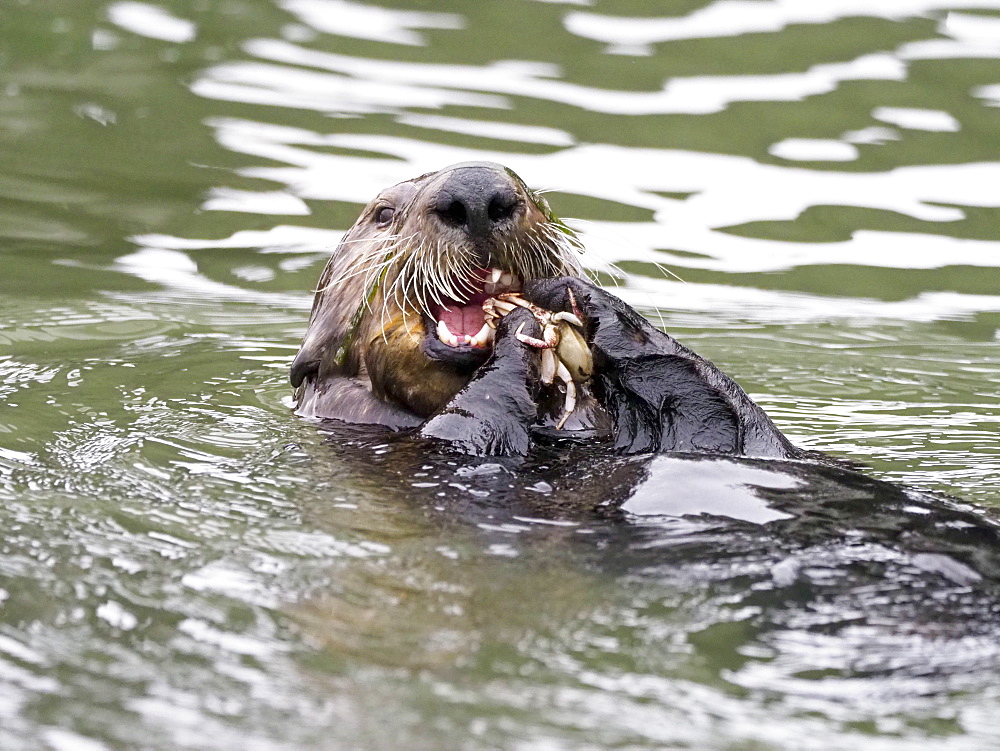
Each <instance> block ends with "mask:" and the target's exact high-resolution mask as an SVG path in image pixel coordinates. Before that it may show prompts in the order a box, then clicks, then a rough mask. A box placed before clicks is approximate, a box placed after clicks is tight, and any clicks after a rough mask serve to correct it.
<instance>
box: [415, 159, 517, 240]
mask: <svg viewBox="0 0 1000 751" xmlns="http://www.w3.org/2000/svg"><path fill="white" fill-rule="evenodd" d="M519 201H520V199H519V198H518V194H517V191H516V190H515V188H514V184H513V181H512V180H511V179H510V178H509V177H508V176H507V174H506V173H505V172H499V171H497V170H494V169H490V168H489V167H463V168H461V169H457V170H455V171H454V172H452V173H451V175H450V176H449V177H448V179H447V180H446V181H445V183H444V185H442V186H441V189H440V190H439V191H438V195H437V200H436V201H435V202H434V213H436V214H437V215H438V217H439V218H440V219H441V221H443V222H444V223H445V224H447V225H450V226H452V227H459V228H462V229H464V230H465V231H466V232H468V233H469V235H470V236H471V237H473V238H476V239H485V238H487V237H489V236H490V235H491V234H492V233H493V232H494V231H495V230H496V229H497V227H498V225H500V224H502V223H503V222H504V221H506V220H507V219H510V217H511V216H513V214H514V211H515V209H516V208H517V205H518V203H519Z"/></svg>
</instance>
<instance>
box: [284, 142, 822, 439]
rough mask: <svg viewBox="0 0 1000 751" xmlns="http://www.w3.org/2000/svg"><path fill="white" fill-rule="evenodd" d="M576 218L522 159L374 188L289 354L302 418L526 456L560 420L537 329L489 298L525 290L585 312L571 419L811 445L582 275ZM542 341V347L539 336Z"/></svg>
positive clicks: (627, 430)
mask: <svg viewBox="0 0 1000 751" xmlns="http://www.w3.org/2000/svg"><path fill="white" fill-rule="evenodd" d="M580 250H581V246H580V244H579V241H578V240H577V239H576V236H575V235H574V234H573V232H572V231H571V230H570V229H569V228H568V227H566V225H564V224H563V223H562V222H561V221H559V220H558V219H557V218H556V217H555V215H554V214H553V213H552V211H551V210H550V209H549V207H548V204H547V203H546V202H545V200H544V199H543V198H542V197H541V196H540V195H539V194H537V193H535V192H533V191H531V190H530V189H529V188H528V187H527V186H526V185H525V184H524V182H523V181H522V180H521V179H520V178H519V177H518V176H517V175H515V174H514V173H513V172H511V171H510V170H508V169H506V168H504V167H502V166H500V165H497V164H492V163H487V162H467V163H462V164H456V165H453V166H451V167H447V168H445V169H443V170H440V171H439V172H434V173H430V174H427V175H423V176H421V177H418V178H415V179H413V180H408V181H406V182H403V183H400V184H398V185H395V186H393V187H391V188H388V189H386V190H385V191H383V192H382V193H380V194H379V196H378V197H376V198H375V200H374V201H372V202H371V203H370V204H369V205H368V206H367V207H366V208H365V210H364V211H363V212H362V214H361V217H360V218H359V219H358V221H357V223H355V225H354V226H353V227H352V228H351V230H350V231H349V232H348V233H347V235H346V236H345V237H344V240H343V241H342V242H341V244H340V246H339V247H338V249H337V250H336V251H335V252H334V255H333V256H332V258H331V259H330V261H329V263H328V264H327V266H326V269H325V270H324V271H323V275H322V277H321V279H320V283H319V289H318V291H317V293H316V297H315V300H314V302H313V308H312V315H311V317H310V321H309V327H308V330H307V332H306V336H305V339H304V341H303V344H302V348H301V350H300V351H299V353H298V355H297V356H296V358H295V360H294V362H293V363H292V370H291V381H292V385H293V386H295V388H296V401H297V411H298V412H299V413H300V414H303V415H308V416H313V417H320V418H332V419H339V420H344V421H347V422H354V423H368V424H379V425H385V426H388V427H392V428H394V429H403V428H417V427H418V426H419V427H420V432H421V434H422V435H424V436H427V437H431V438H436V439H441V440H444V441H447V442H448V443H450V444H451V445H453V446H455V447H456V448H458V449H460V450H463V451H466V452H468V453H473V454H481V455H486V454H525V453H527V452H528V450H529V448H530V445H531V436H532V431H533V430H535V429H537V428H539V427H544V426H546V425H548V426H551V425H554V424H555V422H556V418H557V417H558V414H559V412H560V409H561V407H560V404H561V402H560V401H559V399H558V395H557V393H556V392H557V388H556V387H548V388H546V387H544V386H543V384H541V383H540V380H539V360H540V357H539V354H538V349H536V348H534V347H532V346H530V345H528V344H525V339H526V338H527V337H536V338H537V337H538V336H540V335H542V330H541V328H540V327H539V325H538V322H537V321H536V319H535V317H533V316H532V314H531V313H530V312H529V311H528V310H525V309H521V308H519V309H517V310H514V311H513V312H511V313H509V314H508V315H506V316H505V317H504V318H502V319H501V320H500V321H499V322H498V323H497V325H496V328H495V331H494V329H493V328H492V327H491V326H490V325H488V323H487V320H486V317H485V315H484V312H483V304H484V303H485V302H486V301H487V300H489V299H492V298H495V297H496V296H498V295H503V294H505V293H520V295H521V296H522V297H523V299H524V300H527V301H528V302H530V303H533V304H535V305H537V306H538V307H540V308H543V309H545V310H548V311H574V312H575V313H578V314H580V316H581V317H582V318H583V321H582V324H583V328H584V333H585V336H586V341H587V343H588V344H589V346H590V349H591V351H592V353H593V371H594V372H593V380H592V382H591V383H589V384H588V385H587V387H585V388H583V389H582V393H581V395H580V399H579V400H578V405H579V406H578V407H577V408H576V410H575V411H574V412H573V415H572V419H571V420H570V421H569V423H568V424H567V428H568V429H570V430H575V431H579V430H589V431H592V432H593V433H596V434H598V435H608V434H610V435H611V436H612V437H613V441H614V445H615V447H616V448H617V449H618V450H619V451H621V452H623V453H640V452H650V451H699V452H712V453H725V454H733V455H749V456H766V457H779V458H796V457H798V456H800V455H802V453H803V452H801V451H800V450H799V449H796V448H795V447H794V446H792V444H791V443H790V442H789V441H788V440H787V439H786V438H785V437H784V436H783V435H782V434H781V433H780V432H779V431H778V429H777V428H776V427H775V426H774V424H773V423H772V422H771V420H770V419H769V418H768V417H767V415H766V414H765V413H764V412H763V410H761V409H760V407H758V406H757V405H756V404H754V403H753V402H752V401H751V400H750V398H749V397H748V396H747V395H746V393H745V392H744V391H743V390H742V389H741V388H740V387H739V386H738V385H737V384H736V383H735V382H733V381H732V380H731V379H730V378H728V377H727V376H726V375H725V374H723V373H722V372H721V371H719V370H718V369H717V368H716V367H715V366H713V365H712V364H711V363H710V362H708V361H707V360H705V359H703V358H701V357H699V356H698V355H696V354H695V353H693V352H692V351H690V350H688V349H687V348H685V347H683V346H682V345H680V344H679V343H678V342H676V341H675V340H674V339H673V338H671V337H670V336H668V335H667V334H664V333H663V332H661V331H658V330H657V329H655V328H654V327H653V326H652V325H650V324H649V323H648V322H647V321H646V320H645V319H644V318H643V317H642V316H641V315H639V314H638V313H637V312H636V311H634V310H633V309H632V308H630V307H629V306H627V305H626V304H625V303H624V302H622V301H621V300H619V299H618V298H616V297H614V296H613V295H610V294H608V293H607V292H605V291H604V290H602V289H600V288H599V287H596V286H594V285H593V284H591V283H589V282H588V281H585V280H584V279H583V278H582V272H581V268H580V264H579V261H578V260H577V254H578V252H579V251H580ZM536 346H537V345H536Z"/></svg>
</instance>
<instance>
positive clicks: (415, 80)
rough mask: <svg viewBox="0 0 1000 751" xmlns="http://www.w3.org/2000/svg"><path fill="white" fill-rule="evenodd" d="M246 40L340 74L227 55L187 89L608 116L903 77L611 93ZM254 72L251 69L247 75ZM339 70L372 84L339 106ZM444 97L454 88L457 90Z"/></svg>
mask: <svg viewBox="0 0 1000 751" xmlns="http://www.w3.org/2000/svg"><path fill="white" fill-rule="evenodd" d="M245 48H246V51H247V52H249V53H250V54H252V55H254V56H255V57H259V58H262V59H265V60H273V61H275V62H281V63H287V64H289V65H294V66H307V67H309V68H319V69H321V70H327V71H330V72H331V73H337V74H339V75H338V76H336V77H329V78H328V79H327V80H325V81H324V79H323V78H322V77H321V74H318V73H316V72H314V71H312V70H309V71H303V70H302V69H301V68H295V67H293V68H289V67H282V66H273V67H268V66H263V65H262V64H260V63H257V64H254V63H236V64H229V65H224V66H217V67H216V68H213V69H211V70H209V71H208V72H207V73H206V76H205V77H204V78H203V79H201V80H199V81H197V82H196V83H195V84H194V85H193V86H192V90H193V91H194V92H195V93H196V94H201V95H203V96H210V97H215V98H219V99H231V100H232V101H243V102H250V103H259V102H260V97H261V91H262V90H266V91H267V92H269V93H271V94H272V95H273V96H274V100H273V101H271V102H269V104H275V105H279V106H298V105H295V104H291V102H293V101H298V100H297V99H294V98H293V96H294V94H286V95H284V96H282V95H281V89H280V88H279V87H278V86H276V85H274V84H273V83H272V81H274V80H280V81H284V82H286V83H287V86H288V87H290V88H291V89H292V90H293V92H294V91H301V90H303V89H306V90H308V88H309V87H310V86H313V87H317V93H323V94H326V95H328V96H329V97H330V98H328V99H326V100H325V101H322V102H316V101H313V102H312V104H311V105H309V104H306V105H303V108H305V109H326V110H328V111H332V112H337V111H341V108H342V106H343V107H356V106H357V100H358V99H359V98H361V99H363V98H364V97H366V96H367V97H369V98H370V99H371V101H372V102H377V103H378V104H380V105H385V104H386V103H387V100H386V98H385V96H384V93H385V92H393V93H396V94H397V95H398V97H399V98H398V102H397V104H398V106H399V107H407V106H411V104H410V102H411V100H413V99H414V97H417V96H419V93H420V92H425V95H424V96H425V98H427V97H429V96H430V95H431V93H433V94H437V95H440V91H441V89H443V88H452V89H458V90H462V91H468V90H471V91H488V92H493V93H495V94H507V95H511V96H518V97H531V98H535V99H542V100H546V101H550V102H560V103H562V104H568V105H571V106H574V107H579V108H580V109H583V110H587V111H590V112H599V113H604V114H609V115H663V114H699V115H700V114H710V113H713V112H720V111H722V110H724V109H725V108H726V107H728V106H729V105H730V104H733V103H734V102H791V101H799V100H802V99H805V98H806V97H808V96H814V95H817V94H825V93H829V92H831V91H835V90H836V89H837V87H838V86H839V85H840V84H841V83H842V82H844V81H902V80H905V78H906V65H905V63H903V62H902V61H901V60H899V59H897V58H896V57H894V56H892V55H888V54H883V53H877V54H870V55H862V56H861V57H858V58H856V59H854V60H848V61H845V62H838V63H822V64H818V65H814V66H812V67H810V68H809V69H808V70H806V71H804V72H792V73H777V74H770V75H732V76H691V77H687V78H680V77H677V78H671V79H669V80H668V81H667V82H666V83H665V84H664V85H663V88H662V90H660V91H651V92H643V91H619V90H615V89H601V88H596V87H592V86H582V85H580V84H576V83H572V82H571V81H566V80H562V78H561V77H562V75H563V71H562V69H561V68H560V67H559V66H556V65H549V64H545V63H531V62H520V61H504V62H496V63H491V64H489V65H485V66H473V65H439V64H428V63H414V62H398V61H395V60H374V59H369V58H358V57H350V56H347V55H337V54H332V53H328V52H317V51H314V50H310V49H306V48H304V47H301V46H298V45H295V44H290V43H288V42H284V41H279V40H274V39H256V40H253V41H250V42H247V44H246V45H245ZM254 71H257V72H256V74H254ZM341 76H347V77H350V78H348V79H347V81H348V82H349V81H355V80H356V81H366V82H368V84H367V85H369V86H371V87H372V91H371V92H370V93H369V92H366V91H365V88H364V87H362V88H361V90H360V91H355V90H354V89H353V88H352V89H351V90H350V92H349V93H350V95H351V96H350V97H347V98H346V99H345V102H344V103H343V104H342V103H341V102H340V100H339V99H337V98H335V97H334V96H332V95H334V94H336V93H337V87H338V86H339V87H340V88H343V89H345V90H346V89H347V87H348V83H347V82H345V81H344V79H342V78H341ZM234 79H238V80H239V82H240V83H241V84H242V85H243V87H244V88H243V89H237V88H235V87H233V86H231V85H228V86H227V84H232V82H233V80H234ZM310 82H312V83H310ZM219 92H222V93H223V94H225V95H224V96H223V95H220V94H219ZM453 95H454V96H458V94H457V92H453ZM467 96H471V95H467ZM456 103H458V102H456ZM469 103H470V104H475V105H476V106H482V107H496V108H510V107H511V105H510V103H509V102H507V100H505V99H500V98H493V100H492V101H490V100H488V99H487V98H486V97H485V96H481V100H480V102H475V103H474V102H469ZM371 106H374V104H373V105H371ZM425 106H434V105H425ZM436 106H440V105H436ZM344 111H355V110H352V109H347V110H344Z"/></svg>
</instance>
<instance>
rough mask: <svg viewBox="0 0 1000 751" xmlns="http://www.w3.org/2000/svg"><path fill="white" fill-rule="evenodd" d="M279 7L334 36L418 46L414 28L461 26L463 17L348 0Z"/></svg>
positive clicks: (289, 0) (300, 0)
mask: <svg viewBox="0 0 1000 751" xmlns="http://www.w3.org/2000/svg"><path fill="white" fill-rule="evenodd" d="M279 4H280V5H281V7H282V8H283V9H284V10H286V11H288V12H289V13H291V14H293V15H294V16H296V17H297V18H298V19H299V20H300V21H301V22H302V23H304V24H307V25H309V26H311V27H312V28H314V29H316V31H321V32H323V33H325V34H335V35H337V36H345V37H353V38H354V39H369V40H372V41H376V42H391V43H393V44H407V45H412V46H422V45H425V44H426V43H427V42H426V40H425V39H424V37H423V35H421V34H419V33H417V32H416V31H415V29H461V28H463V27H464V26H465V23H464V21H465V19H464V18H463V17H462V16H459V15H456V14H454V13H428V12H425V11H408V10H395V9H389V8H379V7H376V6H372V5H367V4H361V3H353V2H348V0H282V2H280V3H279Z"/></svg>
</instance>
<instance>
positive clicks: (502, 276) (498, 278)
mask: <svg viewBox="0 0 1000 751" xmlns="http://www.w3.org/2000/svg"><path fill="white" fill-rule="evenodd" d="M520 289H521V280H520V279H518V278H517V277H516V276H515V275H514V274H512V273H510V272H509V271H504V270H503V269H498V268H495V267H494V268H492V269H490V273H489V278H487V279H486V281H485V282H484V283H483V292H485V293H486V294H488V295H493V294H496V293H498V292H517V291H519V290H520Z"/></svg>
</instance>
